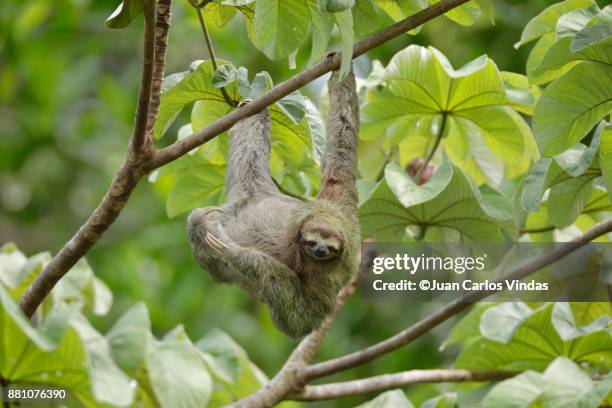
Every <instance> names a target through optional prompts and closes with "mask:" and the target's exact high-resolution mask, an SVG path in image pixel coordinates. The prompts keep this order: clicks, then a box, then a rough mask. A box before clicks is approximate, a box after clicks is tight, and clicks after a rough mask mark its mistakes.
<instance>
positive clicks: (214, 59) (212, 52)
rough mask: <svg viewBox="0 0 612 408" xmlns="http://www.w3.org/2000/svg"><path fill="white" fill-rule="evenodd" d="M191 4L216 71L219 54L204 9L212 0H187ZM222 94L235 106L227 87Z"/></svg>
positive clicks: (228, 102)
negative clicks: (198, 1) (199, 0)
mask: <svg viewBox="0 0 612 408" xmlns="http://www.w3.org/2000/svg"><path fill="white" fill-rule="evenodd" d="M187 1H188V2H189V4H191V6H192V7H193V8H194V9H195V10H196V12H197V14H198V20H199V21H200V27H201V28H202V33H203V34H204V40H205V41H206V48H208V55H209V56H210V62H211V63H212V66H213V69H214V70H215V71H216V70H217V69H218V68H219V65H218V64H217V56H216V55H215V48H214V47H213V42H212V37H211V36H210V32H209V31H208V27H207V26H206V20H205V19H204V12H203V11H202V9H203V8H204V6H206V5H207V4H208V3H210V2H211V0H203V1H202V2H200V3H196V2H195V0H187ZM221 94H222V95H223V99H225V102H226V103H227V104H228V105H229V106H232V107H235V106H236V105H237V104H236V101H234V100H233V99H232V98H230V96H229V94H228V93H227V90H226V89H225V88H221Z"/></svg>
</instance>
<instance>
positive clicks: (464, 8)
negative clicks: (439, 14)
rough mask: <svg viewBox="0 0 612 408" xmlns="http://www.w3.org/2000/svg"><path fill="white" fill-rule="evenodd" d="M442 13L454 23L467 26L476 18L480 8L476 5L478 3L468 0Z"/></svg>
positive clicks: (430, 1)
mask: <svg viewBox="0 0 612 408" xmlns="http://www.w3.org/2000/svg"><path fill="white" fill-rule="evenodd" d="M439 1H440V0H429V3H431V4H435V3H437V2H439ZM483 3H485V2H483ZM485 4H486V3H485ZM444 15H445V16H446V17H448V18H449V19H451V20H452V21H454V22H455V23H458V24H461V25H465V26H469V25H472V24H474V20H476V18H477V17H478V16H479V15H480V8H479V7H478V3H476V2H474V1H469V2H467V3H465V4H462V5H461V6H459V7H455V8H453V9H452V10H449V11H447V12H446V13H445V14H444Z"/></svg>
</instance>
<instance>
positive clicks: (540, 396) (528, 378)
mask: <svg viewBox="0 0 612 408" xmlns="http://www.w3.org/2000/svg"><path fill="white" fill-rule="evenodd" d="M610 391H612V378H611V377H610V376H607V377H606V378H604V379H603V380H601V381H593V380H591V379H590V378H589V376H588V375H586V374H585V373H584V371H582V370H581V369H580V367H579V366H578V365H576V363H574V362H573V361H571V360H569V359H567V358H565V357H558V358H557V359H555V360H554V361H553V362H552V363H551V364H550V365H549V366H548V367H547V368H546V370H545V371H544V372H543V373H538V372H535V371H525V372H524V373H522V374H519V375H517V376H516V377H514V378H511V379H509V380H506V381H503V382H501V383H499V384H498V385H496V386H495V387H494V388H493V389H492V390H491V392H489V393H488V394H487V397H486V398H485V400H484V401H483V407H484V408H493V407H495V408H498V407H501V408H505V407H508V408H510V407H511V408H530V407H534V408H535V407H542V408H558V407H564V408H565V407H567V408H578V407H580V408H597V407H599V406H600V404H601V403H602V402H603V401H604V400H605V399H606V396H607V395H608V393H609V392H610Z"/></svg>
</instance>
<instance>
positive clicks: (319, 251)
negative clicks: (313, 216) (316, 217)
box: [300, 221, 342, 261]
mask: <svg viewBox="0 0 612 408" xmlns="http://www.w3.org/2000/svg"><path fill="white" fill-rule="evenodd" d="M318 224H319V223H317V222H312V221H309V222H307V223H306V224H304V226H303V227H302V230H301V232H300V247H301V248H302V251H303V252H304V254H306V255H307V256H308V257H310V258H312V259H314V260H316V261H329V260H331V259H334V258H336V257H338V256H339V255H340V254H341V253H342V240H341V239H340V237H339V236H338V233H337V232H336V231H333V230H330V229H328V228H325V227H324V226H322V225H318Z"/></svg>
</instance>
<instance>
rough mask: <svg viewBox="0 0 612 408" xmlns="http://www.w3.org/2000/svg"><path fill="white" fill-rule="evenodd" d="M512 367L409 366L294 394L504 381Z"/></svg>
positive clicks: (319, 396)
mask: <svg viewBox="0 0 612 408" xmlns="http://www.w3.org/2000/svg"><path fill="white" fill-rule="evenodd" d="M516 374H517V373H516V372H512V371H501V370H490V371H469V370H456V369H448V370H444V369H438V370H410V371H403V372H400V373H393V374H384V375H377V376H374V377H369V378H363V379H359V380H353V381H344V382H337V383H330V384H322V385H307V386H306V387H304V390H303V391H302V392H300V393H299V394H296V395H293V396H291V399H293V400H298V401H321V400H329V399H334V398H342V397H348V396H353V395H360V394H368V393H371V392H380V391H385V390H389V389H391V388H399V387H405V386H406V385H410V384H419V383H441V382H466V381H479V382H482V381H501V380H505V379H507V378H510V377H514V376H515V375H516Z"/></svg>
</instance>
